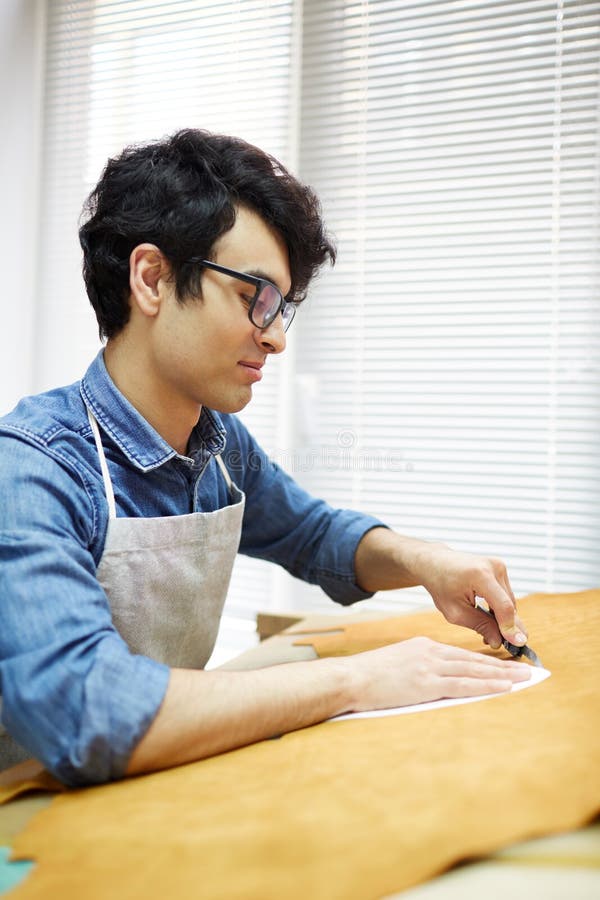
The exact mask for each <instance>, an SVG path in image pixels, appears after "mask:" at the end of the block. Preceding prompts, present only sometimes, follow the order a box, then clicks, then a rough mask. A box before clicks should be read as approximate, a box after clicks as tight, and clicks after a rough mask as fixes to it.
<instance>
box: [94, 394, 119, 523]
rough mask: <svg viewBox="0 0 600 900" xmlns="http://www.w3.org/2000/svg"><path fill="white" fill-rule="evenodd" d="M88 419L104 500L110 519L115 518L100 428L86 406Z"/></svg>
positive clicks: (113, 498)
mask: <svg viewBox="0 0 600 900" xmlns="http://www.w3.org/2000/svg"><path fill="white" fill-rule="evenodd" d="M87 414H88V419H89V421H90V425H91V426H92V432H93V434H94V440H95V442H96V449H97V450H98V457H99V459H100V469H101V470H102V480H103V481H104V491H105V493H106V502H107V503H108V515H109V518H111V519H116V518H117V507H116V505H115V493H114V491H113V486H112V481H111V480H110V475H109V474H108V466H107V465H106V456H105V455H104V447H103V446H102V441H101V439H100V429H99V428H98V423H97V422H96V419H95V418H94V416H93V414H92V411H91V410H90V409H89V407H88V411H87Z"/></svg>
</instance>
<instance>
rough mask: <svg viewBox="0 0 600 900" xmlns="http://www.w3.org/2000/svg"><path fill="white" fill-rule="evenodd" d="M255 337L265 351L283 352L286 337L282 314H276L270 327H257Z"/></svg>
mask: <svg viewBox="0 0 600 900" xmlns="http://www.w3.org/2000/svg"><path fill="white" fill-rule="evenodd" d="M254 339H255V341H256V343H257V344H258V345H259V347H260V348H261V350H262V351H263V353H282V352H283V351H284V350H285V345H286V337H285V331H284V330H283V319H282V317H281V315H276V316H275V318H274V319H273V321H272V322H271V324H270V325H269V327H268V328H262V329H261V328H257V329H256V332H255V336H254Z"/></svg>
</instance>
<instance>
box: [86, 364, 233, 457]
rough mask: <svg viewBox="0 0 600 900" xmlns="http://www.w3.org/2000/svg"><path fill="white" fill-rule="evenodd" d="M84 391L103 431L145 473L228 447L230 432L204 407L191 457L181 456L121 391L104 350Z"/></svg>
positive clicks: (193, 442)
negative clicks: (172, 462) (178, 460)
mask: <svg viewBox="0 0 600 900" xmlns="http://www.w3.org/2000/svg"><path fill="white" fill-rule="evenodd" d="M80 389H81V396H82V398H83V402H84V403H85V405H86V406H87V407H88V409H90V411H91V412H92V413H93V415H94V418H95V419H96V421H97V422H98V424H99V425H100V427H101V429H102V430H103V431H104V432H105V433H106V434H107V435H108V436H109V437H110V438H111V439H112V440H113V441H114V442H115V444H117V446H118V447H119V448H120V449H121V450H122V452H123V453H124V454H125V456H126V457H127V458H128V459H129V460H130V461H131V462H132V463H133V465H135V466H137V468H139V469H142V470H143V471H148V470H150V469H156V468H157V467H158V466H162V465H163V463H165V462H168V460H170V459H173V457H174V456H177V457H179V458H180V459H185V460H188V461H191V462H192V463H196V457H198V456H204V455H205V454H206V453H207V452H208V453H209V454H211V455H212V456H215V455H216V454H218V453H221V452H222V451H223V449H224V447H225V436H226V431H225V429H224V427H223V425H222V423H221V420H220V418H219V416H218V415H217V414H216V413H215V412H213V411H212V410H210V409H206V407H202V412H201V413H200V418H199V420H198V423H197V424H196V425H195V426H194V429H193V431H192V434H191V436H190V444H189V446H190V456H189V457H187V456H181V454H179V453H177V451H176V450H174V449H173V447H171V446H170V444H168V443H167V442H166V441H165V440H164V438H162V437H161V436H160V434H159V433H158V432H157V431H156V430H155V429H154V428H153V427H152V425H150V423H149V422H147V421H146V419H144V417H143V416H142V415H141V414H140V413H139V412H138V411H137V410H136V409H135V407H133V406H132V405H131V403H130V402H129V400H127V398H126V397H124V396H123V394H122V393H121V392H120V391H119V389H118V388H117V386H116V385H115V383H114V381H113V380H112V378H111V377H110V375H109V374H108V371H107V369H106V365H105V364H104V350H100V352H99V353H98V355H97V356H96V358H95V359H94V361H93V362H92V364H91V365H90V367H89V369H88V370H87V372H86V373H85V375H84V376H83V378H82V379H81V386H80Z"/></svg>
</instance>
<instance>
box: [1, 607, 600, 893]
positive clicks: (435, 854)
mask: <svg viewBox="0 0 600 900" xmlns="http://www.w3.org/2000/svg"><path fill="white" fill-rule="evenodd" d="M520 609H521V611H522V615H523V618H524V620H525V622H526V623H527V625H528V626H529V631H530V642H531V645H532V646H533V647H534V649H535V650H536V651H537V652H538V654H539V655H540V656H541V658H542V660H543V662H544V664H545V666H546V667H547V668H548V669H550V670H551V672H552V677H551V678H549V679H547V680H546V681H544V682H543V683H541V684H540V685H538V686H536V687H534V688H531V689H529V690H525V691H521V692H519V693H516V694H512V695H506V696H502V697H495V698H493V699H490V700H486V701H482V702H480V703H472V704H466V705H461V706H454V707H448V708H445V709H438V710H433V711H430V712H419V713H414V714H411V715H404V716H397V717H388V718H380V719H370V720H351V721H342V722H330V723H324V724H321V725H318V726H314V727H312V728H307V729H304V730H303V731H300V732H296V733H294V734H289V735H285V736H284V737H282V738H281V739H279V740H273V741H264V742H262V743H260V744H256V745H254V746H252V747H246V748H244V749H242V750H238V751H235V752H232V753H228V754H223V755H222V756H219V757H216V758H214V759H210V760H206V761H204V762H199V763H195V764H192V765H188V766H183V767H181V768H179V769H175V770H171V771H168V772H162V773H157V774H154V775H149V776H145V777H142V778H137V779H129V780H126V781H123V782H121V783H117V784H112V785H106V786H103V787H98V788H90V789H87V790H79V791H69V792H67V793H64V794H62V795H60V796H58V797H56V798H55V799H54V800H53V802H52V804H51V805H50V807H49V808H48V809H46V810H44V811H42V812H41V813H39V814H38V815H37V816H36V817H35V818H34V819H33V820H32V822H31V823H30V824H29V826H28V827H27V828H26V829H25V831H24V832H23V833H22V834H21V835H19V836H18V838H17V839H16V840H15V842H14V850H15V858H21V859H22V858H33V859H35V860H36V861H37V862H38V865H37V867H36V868H35V870H34V871H33V873H32V874H31V875H30V877H29V878H28V879H27V880H26V881H25V882H24V883H23V884H22V885H21V886H20V887H18V888H17V889H15V890H14V891H13V892H12V894H11V896H12V897H14V898H15V900H24V898H48V897H61V900H70V898H73V900H75V898H78V900H79V898H81V897H86V900H95V898H106V897H110V896H114V897H127V898H140V900H141V898H144V900H146V898H161V900H162V898H164V897H177V898H179V900H186V898H190V900H191V898H194V900H195V898H197V897H199V896H202V897H205V898H227V900H232V898H240V900H241V898H244V900H253V898H256V900H259V898H260V900H266V898H278V900H279V898H281V897H285V898H286V900H296V898H297V900H300V898H302V900H305V898H306V897H311V898H317V900H319V898H322V900H335V898H344V900H353V898H356V900H369V898H379V897H382V896H385V895H386V894H390V893H393V892H394V891H399V890H402V889H404V888H407V887H409V886H410V885H414V884H417V883H419V882H421V881H424V880H427V879H429V878H431V877H432V876H434V875H436V874H438V873H439V872H441V871H442V870H444V869H446V868H448V867H449V866H450V865H452V864H453V863H455V862H457V861H458V860H461V859H465V858H470V857H477V856H481V855H485V854H488V853H490V852H492V851H494V850H496V849H498V848H500V847H502V846H506V845H508V844H511V843H514V842H516V841H520V840H524V839H526V838H529V837H533V836H536V835H544V834H552V833H556V832H560V831H565V830H569V829H574V828H577V827H578V826H580V825H582V824H584V823H586V822H587V821H589V820H591V819H592V818H593V816H594V815H595V814H597V813H598V811H599V810H600V691H599V690H598V688H599V679H598V668H599V664H598V660H599V658H600V654H599V652H598V651H599V645H600V591H588V592H584V593H580V594H573V595H568V596H567V595H563V596H544V595H536V596H532V597H529V598H526V599H524V600H523V601H521V602H520ZM382 625H383V623H381V622H377V623H365V624H363V625H361V626H360V629H355V628H354V626H350V627H349V628H348V629H347V639H348V641H350V642H351V646H352V647H358V646H372V645H373V642H375V643H378V642H379V641H381V640H382V637H385V636H386V635H384V634H383V633H382V632H381V631H380V630H379V629H381V628H382ZM375 628H377V629H378V630H377V632H376V633H375V631H373V630H372V629H375ZM387 628H391V629H392V632H391V633H390V632H387V639H389V637H393V638H396V637H397V636H401V637H409V636H411V635H412V634H416V633H426V634H429V635H431V636H434V637H437V638H439V639H445V640H449V641H454V642H456V643H458V644H461V645H462V646H467V647H473V646H474V647H476V648H479V646H480V645H479V642H478V639H477V638H473V637H471V636H470V635H469V633H468V632H466V631H464V630H463V629H456V628H455V627H453V626H450V625H445V624H444V623H443V622H442V621H441V619H440V617H439V615H438V614H436V613H431V614H426V615H420V614H419V615H418V616H411V617H406V618H402V619H401V620H400V621H396V622H394V623H393V624H392V625H391V626H390V625H389V624H388V625H386V626H385V628H384V631H385V630H386V629H387ZM399 628H400V629H401V634H400V635H399V634H398V629H399ZM365 629H366V630H365ZM334 637H335V638H336V640H337V639H338V638H339V637H340V636H339V635H335V636H331V638H327V640H330V639H332V638H334ZM317 645H318V647H319V649H320V651H321V652H322V651H323V645H322V642H321V639H319V641H318V642H317ZM332 646H333V645H331V644H330V645H329V647H330V649H331V648H332ZM335 646H336V647H337V650H336V652H339V651H340V647H341V645H338V644H336V645H335ZM341 649H343V647H341Z"/></svg>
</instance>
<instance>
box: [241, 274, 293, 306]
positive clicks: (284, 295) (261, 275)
mask: <svg viewBox="0 0 600 900" xmlns="http://www.w3.org/2000/svg"><path fill="white" fill-rule="evenodd" d="M244 271H245V274H246V275H253V276H254V278H263V279H264V280H265V281H270V282H271V284H274V285H275V287H276V288H277V290H278V291H279V293H280V294H281V296H282V297H283V298H284V299H285V297H286V294H284V293H283V291H282V290H281V288H280V287H279V285H278V284H277V282H276V281H275V279H274V278H273V276H272V275H269V273H268V272H265V271H264V269H247V270H244ZM288 293H289V291H288Z"/></svg>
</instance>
